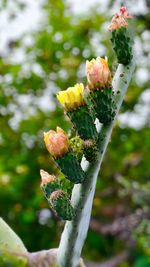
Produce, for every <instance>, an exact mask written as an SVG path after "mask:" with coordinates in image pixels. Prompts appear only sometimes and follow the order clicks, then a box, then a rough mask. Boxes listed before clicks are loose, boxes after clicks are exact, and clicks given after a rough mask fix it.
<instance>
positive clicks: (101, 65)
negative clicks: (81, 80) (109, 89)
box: [86, 57, 111, 89]
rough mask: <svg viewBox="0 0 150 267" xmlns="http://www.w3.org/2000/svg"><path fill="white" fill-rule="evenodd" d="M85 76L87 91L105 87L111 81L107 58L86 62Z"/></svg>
mask: <svg viewBox="0 0 150 267" xmlns="http://www.w3.org/2000/svg"><path fill="white" fill-rule="evenodd" d="M86 75H87V80H88V86H89V89H94V88H102V87H106V86H107V85H108V84H109V83H110V81H111V73H110V70H109V67H108V62H107V58H105V59H103V58H100V57H97V58H96V59H92V60H91V61H88V60H87V61H86Z"/></svg>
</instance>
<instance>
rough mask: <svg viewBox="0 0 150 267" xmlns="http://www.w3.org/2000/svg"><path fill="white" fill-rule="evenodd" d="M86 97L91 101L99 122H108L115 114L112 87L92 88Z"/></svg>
mask: <svg viewBox="0 0 150 267" xmlns="http://www.w3.org/2000/svg"><path fill="white" fill-rule="evenodd" d="M88 98H90V101H91V102H92V103H93V106H94V108H95V113H96V117H97V118H98V119H99V121H100V122H101V123H104V124H108V123H110V122H111V121H112V120H113V119H114V116H115V102H114V95H113V90H112V87H108V88H104V89H97V90H93V91H91V92H90V93H89V96H88Z"/></svg>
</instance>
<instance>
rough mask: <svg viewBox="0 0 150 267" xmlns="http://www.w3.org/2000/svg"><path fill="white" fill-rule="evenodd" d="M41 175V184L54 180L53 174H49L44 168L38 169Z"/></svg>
mask: <svg viewBox="0 0 150 267" xmlns="http://www.w3.org/2000/svg"><path fill="white" fill-rule="evenodd" d="M40 175H41V180H42V181H41V185H44V184H48V183H51V182H54V181H55V180H56V177H55V175H50V174H49V173H48V172H46V171H44V170H40Z"/></svg>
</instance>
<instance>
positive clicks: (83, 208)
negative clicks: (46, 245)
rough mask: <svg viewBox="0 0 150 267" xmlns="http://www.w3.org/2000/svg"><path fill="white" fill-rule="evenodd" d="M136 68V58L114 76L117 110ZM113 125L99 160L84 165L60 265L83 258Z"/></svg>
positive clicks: (105, 129)
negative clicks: (101, 167)
mask: <svg viewBox="0 0 150 267" xmlns="http://www.w3.org/2000/svg"><path fill="white" fill-rule="evenodd" d="M134 68H135V64H134V61H132V62H131V63H130V64H129V66H128V67H126V66H123V65H119V67H118V69H117V72H116V74H115V77H114V79H113V88H114V93H115V101H116V114H118V111H119V109H120V107H121V104H122V101H123V98H124V95H125V93H126V90H127V88H128V84H129V81H130V79H131V77H132V73H133V71H134ZM122 73H124V76H123V77H122V75H121V74H122ZM118 90H119V91H120V92H119V94H118V93H117V92H118ZM113 126H114V121H112V122H111V123H110V124H108V125H103V126H102V128H101V131H100V133H99V138H98V141H97V148H98V151H99V152H98V155H97V161H95V162H92V163H89V164H87V163H85V164H84V165H83V169H84V171H85V173H86V175H87V177H86V180H85V181H84V182H83V183H82V184H79V185H74V188H73V191H72V197H71V202H72V206H73V207H74V208H75V210H76V214H75V216H74V218H73V219H72V221H70V222H66V224H65V228H64V231H63V233H62V236H61V240H60V245H59V250H58V266H60V267H76V266H77V264H78V262H79V258H80V254H81V251H82V247H83V244H84V241H85V238H86V235H87V231H88V227H89V221H90V215H91V210H92V202H93V197H94V192H95V188H96V181H97V176H98V173H99V170H100V166H101V163H102V160H103V156H104V153H105V151H106V148H107V145H108V143H109V139H110V136H111V132H112V129H113ZM102 137H103V138H102ZM70 244H71V246H70Z"/></svg>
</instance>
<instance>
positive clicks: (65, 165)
mask: <svg viewBox="0 0 150 267" xmlns="http://www.w3.org/2000/svg"><path fill="white" fill-rule="evenodd" d="M55 162H56V164H57V166H58V167H59V168H60V170H61V171H62V173H64V175H65V176H66V178H68V179H69V180H70V181H71V182H72V183H74V184H79V183H82V182H83V181H84V179H85V173H84V171H83V170H82V168H81V166H80V162H79V160H78V159H77V157H76V156H75V154H74V153H72V152H68V153H66V154H65V155H64V156H63V157H61V158H58V159H56V160H55Z"/></svg>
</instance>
